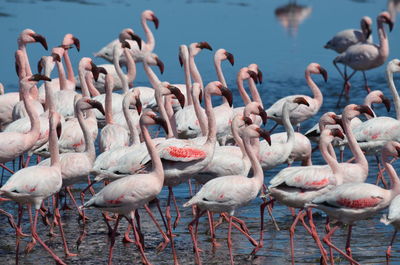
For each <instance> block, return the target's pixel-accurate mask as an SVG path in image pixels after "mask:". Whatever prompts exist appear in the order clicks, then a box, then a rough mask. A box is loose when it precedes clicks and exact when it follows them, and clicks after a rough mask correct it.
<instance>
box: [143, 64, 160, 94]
mask: <svg viewBox="0 0 400 265" xmlns="http://www.w3.org/2000/svg"><path fill="white" fill-rule="evenodd" d="M143 68H144V71H145V73H146V75H147V77H148V78H149V81H150V83H151V86H152V87H153V88H154V89H156V87H158V84H159V83H160V79H158V77H157V75H156V74H155V73H154V71H153V70H152V69H151V67H150V66H149V64H148V63H147V62H146V59H144V60H143Z"/></svg>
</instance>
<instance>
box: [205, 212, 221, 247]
mask: <svg viewBox="0 0 400 265" xmlns="http://www.w3.org/2000/svg"><path fill="white" fill-rule="evenodd" d="M207 215H208V225H209V227H210V235H211V243H212V247H213V248H216V247H219V246H221V244H219V243H218V242H217V240H216V239H215V230H214V216H213V213H212V212H210V211H207Z"/></svg>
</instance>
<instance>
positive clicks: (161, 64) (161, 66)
mask: <svg viewBox="0 0 400 265" xmlns="http://www.w3.org/2000/svg"><path fill="white" fill-rule="evenodd" d="M156 62H157V66H158V68H159V69H160V73H161V74H163V73H164V63H163V62H162V61H161V60H160V59H158V57H156Z"/></svg>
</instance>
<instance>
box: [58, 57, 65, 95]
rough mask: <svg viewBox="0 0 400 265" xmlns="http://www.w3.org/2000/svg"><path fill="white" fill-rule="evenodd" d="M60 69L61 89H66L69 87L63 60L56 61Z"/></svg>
mask: <svg viewBox="0 0 400 265" xmlns="http://www.w3.org/2000/svg"><path fill="white" fill-rule="evenodd" d="M56 65H57V70H58V79H59V81H60V90H65V89H66V87H67V77H66V75H65V71H64V66H63V64H62V62H59V61H56Z"/></svg>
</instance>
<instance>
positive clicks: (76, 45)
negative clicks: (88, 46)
mask: <svg viewBox="0 0 400 265" xmlns="http://www.w3.org/2000/svg"><path fill="white" fill-rule="evenodd" d="M72 40H73V41H74V45H75V47H76V49H77V50H78V52H79V51H80V50H81V42H80V41H79V39H78V38H75V37H72Z"/></svg>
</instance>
